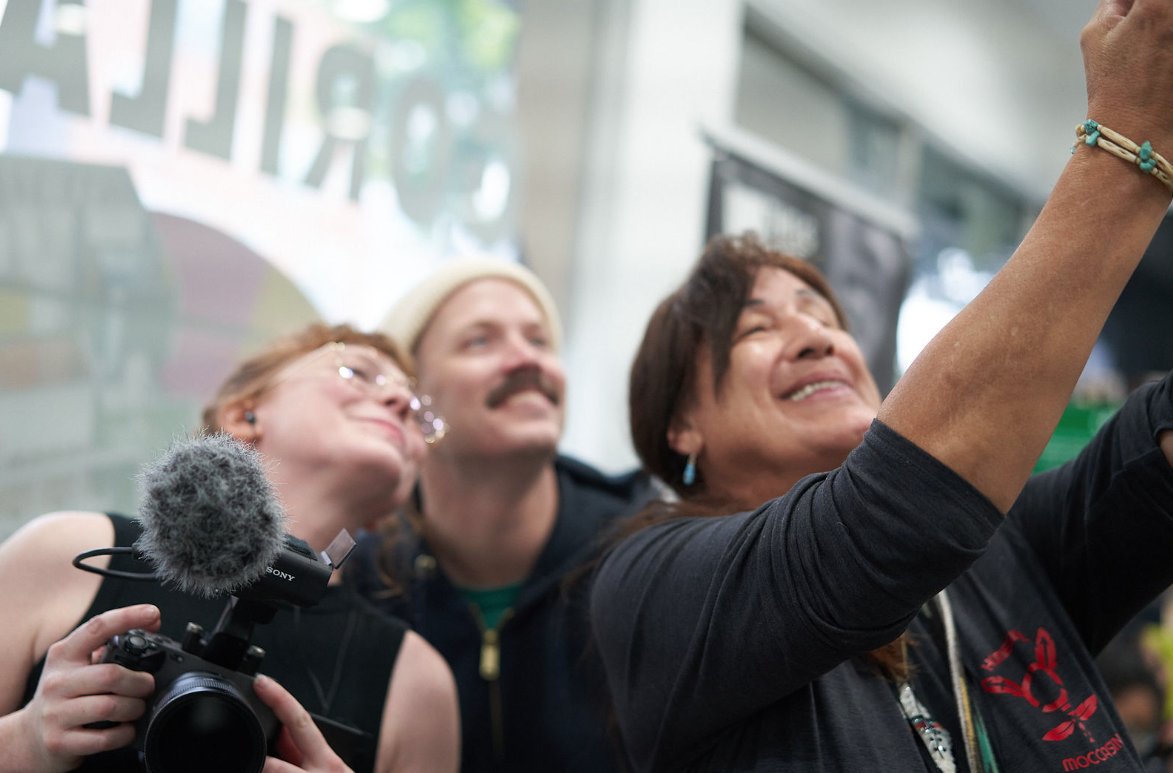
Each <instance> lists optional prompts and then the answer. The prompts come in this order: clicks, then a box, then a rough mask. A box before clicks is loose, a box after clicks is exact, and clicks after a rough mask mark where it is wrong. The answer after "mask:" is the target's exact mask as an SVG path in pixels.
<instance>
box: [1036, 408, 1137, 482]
mask: <svg viewBox="0 0 1173 773" xmlns="http://www.w3.org/2000/svg"><path fill="white" fill-rule="evenodd" d="M1119 408H1120V404H1119V403H1094V404H1092V403H1084V404H1076V403H1071V404H1070V405H1068V406H1067V408H1066V409H1065V410H1064V411H1063V416H1062V417H1060V419H1059V426H1057V427H1055V433H1054V434H1053V435H1051V440H1050V441H1049V442H1048V443H1047V447H1046V448H1044V449H1043V455H1042V456H1040V457H1039V461H1038V463H1037V464H1036V465H1035V470H1034V471H1035V472H1042V471H1043V470H1049V469H1051V468H1052V467H1058V466H1059V465H1061V464H1063V463H1064V462H1066V461H1067V460H1069V459H1074V458H1075V457H1076V455H1078V454H1079V452H1080V451H1082V450H1083V447H1084V446H1086V445H1087V444H1088V441H1090V440H1091V439H1092V436H1094V435H1095V434H1096V432H1098V431H1099V429H1100V427H1102V426H1104V423H1105V422H1107V421H1108V419H1110V418H1112V416H1113V415H1114V414H1115V413H1116V411H1117V410H1118V409H1119Z"/></svg>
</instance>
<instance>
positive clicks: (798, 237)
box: [705, 147, 911, 394]
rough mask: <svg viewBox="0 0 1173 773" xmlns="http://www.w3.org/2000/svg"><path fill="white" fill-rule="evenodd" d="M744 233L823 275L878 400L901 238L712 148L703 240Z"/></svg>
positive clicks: (898, 293)
mask: <svg viewBox="0 0 1173 773" xmlns="http://www.w3.org/2000/svg"><path fill="white" fill-rule="evenodd" d="M746 231H754V232H756V233H757V234H758V236H760V237H761V238H762V239H763V241H765V242H766V243H767V244H768V245H770V246H771V247H774V248H776V249H780V250H783V251H785V252H788V253H790V254H791V255H793V256H795V257H798V258H802V259H803V260H806V261H808V262H809V263H811V264H813V265H815V266H817V267H818V269H819V270H820V271H822V272H823V274H824V275H826V277H827V279H828V281H830V283H831V286H832V288H834V290H835V292H836V294H837V295H838V296H839V301H840V302H841V303H842V305H843V308H844V311H845V312H846V313H847V318H848V321H849V322H850V323H851V330H852V333H853V334H854V335H855V337H856V339H857V340H858V341H859V345H860V348H861V349H862V350H863V353H864V356H865V357H866V358H867V361H868V365H869V367H870V368H871V370H872V373H873V374H874V375H875V377H876V383H877V384H879V386H880V390H881V391H882V392H883V393H885V394H886V393H887V392H888V390H889V389H891V387H892V384H893V382H894V379H895V360H896V321H897V317H898V316H899V313H900V304H901V302H902V300H903V298H904V292H905V290H906V288H907V284H908V278H909V272H910V267H911V253H910V249H909V245H908V244H907V241H906V239H905V238H904V237H902V236H901V235H900V234H899V233H898V232H897V230H896V229H895V228H891V227H885V226H884V225H882V224H880V223H879V222H877V219H875V218H870V219H869V218H866V217H864V216H862V215H861V214H857V213H855V212H852V211H849V209H848V208H846V207H843V206H840V205H837V204H835V203H832V202H831V201H829V200H828V199H827V198H825V197H822V196H820V195H817V194H815V193H813V192H811V191H809V190H806V189H804V188H802V187H799V186H798V185H795V184H793V183H791V182H789V181H787V180H785V179H783V178H782V177H780V176H778V175H777V174H775V173H774V172H772V171H769V170H767V169H765V168H763V167H762V166H760V165H758V164H755V163H754V162H752V161H750V160H748V159H746V158H743V157H741V156H739V155H737V154H735V153H732V152H729V151H727V150H725V149H722V148H719V147H714V157H713V164H712V177H711V180H710V187H709V207H708V218H707V222H706V227H705V237H706V239H707V238H710V237H712V236H715V235H717V234H738V233H743V232H746Z"/></svg>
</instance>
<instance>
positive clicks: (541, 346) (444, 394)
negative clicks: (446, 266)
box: [415, 278, 565, 457]
mask: <svg viewBox="0 0 1173 773" xmlns="http://www.w3.org/2000/svg"><path fill="white" fill-rule="evenodd" d="M415 356H416V364H417V367H418V369H419V382H420V383H419V387H420V390H421V391H422V392H425V393H427V394H428V395H430V396H431V398H432V404H433V406H434V407H435V408H436V410H437V411H438V412H439V413H440V414H441V415H442V416H444V417H445V419H446V420H447V422H448V425H449V430H448V434H447V435H446V436H445V437H444V440H443V441H441V442H439V443H437V444H436V445H435V447H434V448H433V449H432V452H433V454H434V455H435V456H437V457H444V456H448V455H458V456H480V457H492V456H498V455H501V454H514V453H524V454H540V455H551V456H552V455H553V454H554V453H555V451H556V449H557V446H558V440H559V439H560V438H561V435H562V421H563V398H564V391H565V375H564V373H563V370H562V364H561V363H560V362H559V361H558V358H557V356H556V355H555V354H554V351H553V349H552V348H551V341H550V330H549V326H548V324H547V322H546V319H545V317H544V316H543V315H542V312H541V310H540V309H539V307H538V305H537V304H536V303H535V302H534V300H533V298H532V297H531V296H530V295H529V293H527V292H526V291H525V290H524V289H522V287H521V286H520V285H518V284H516V283H515V282H512V281H509V280H507V279H499V278H486V279H478V280H476V281H473V282H469V283H468V284H466V285H464V286H463V287H461V288H460V289H459V290H457V291H456V292H454V293H452V295H450V296H449V297H448V298H447V299H446V300H445V301H444V303H442V304H441V305H440V306H439V308H438V309H437V310H436V313H435V314H434V315H433V316H432V319H431V320H430V321H429V323H428V326H427V328H426V329H425V330H424V333H423V335H422V336H421V337H420V339H419V343H418V345H417V346H416V349H415Z"/></svg>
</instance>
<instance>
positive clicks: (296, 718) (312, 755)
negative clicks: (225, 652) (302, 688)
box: [253, 676, 351, 773]
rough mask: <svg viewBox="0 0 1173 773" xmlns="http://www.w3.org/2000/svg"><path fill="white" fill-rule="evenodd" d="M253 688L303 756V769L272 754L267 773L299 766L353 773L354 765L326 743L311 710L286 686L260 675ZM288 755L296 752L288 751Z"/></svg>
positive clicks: (325, 772) (281, 772)
mask: <svg viewBox="0 0 1173 773" xmlns="http://www.w3.org/2000/svg"><path fill="white" fill-rule="evenodd" d="M253 689H254V690H255V691H256V694H257V697H258V698H260V699H261V701H262V702H263V703H264V704H265V705H266V706H268V707H269V708H271V709H272V710H273V714H274V716H276V717H277V719H278V720H279V721H280V722H281V724H282V725H283V726H284V730H285V732H286V733H288V739H287V740H288V741H290V742H292V744H293V746H294V747H295V749H296V752H297V753H298V755H300V757H301V759H300V761H299V764H300V765H301V767H300V768H297V767H295V766H293V765H290V764H289V763H287V762H283V761H281V760H275V759H273V758H271V757H270V758H269V759H268V760H266V762H265V773H286V772H287V771H294V770H299V769H300V770H306V771H313V772H314V773H351V771H350V768H348V767H346V765H345V763H343V762H342V760H341V759H340V758H339V757H338V755H337V754H335V753H334V750H333V749H331V748H330V745H329V744H327V743H326V739H325V738H323V737H322V733H321V731H320V730H318V726H317V725H315V724H314V720H313V718H312V717H311V716H310V714H309V712H308V711H306V710H305V708H304V707H303V706H302V705H301V704H300V703H298V701H297V699H296V698H294V697H293V696H292V695H290V694H289V692H288V691H287V690H286V689H285V688H284V687H282V686H281V685H279V684H277V682H275V681H273V680H272V679H270V678H269V677H267V676H258V677H257V679H256V681H255V682H254V683H253ZM285 756H287V757H293V756H294V755H293V754H291V753H288V752H287V753H286V755H285Z"/></svg>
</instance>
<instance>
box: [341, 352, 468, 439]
mask: <svg viewBox="0 0 1173 773" xmlns="http://www.w3.org/2000/svg"><path fill="white" fill-rule="evenodd" d="M322 348H323V349H329V350H330V351H331V352H333V354H334V365H335V367H336V368H337V372H338V375H339V376H341V377H342V378H343V379H344V380H346V381H347V382H348V383H350V384H352V385H354V386H357V387H359V388H361V389H364V390H366V391H367V392H369V393H370V394H372V395H377V394H378V393H379V391H380V390H382V389H386V388H387V387H388V386H392V387H398V388H400V389H403V390H404V391H406V392H408V393H409V394H410V395H411V400H410V402H409V403H408V405H409V406H410V407H411V411H412V415H413V416H414V417H415V421H416V424H417V425H418V426H419V428H420V432H421V433H422V434H423V436H424V442H425V443H428V444H431V443H435V442H437V441H439V440H440V439H441V438H443V437H444V435H445V433H447V432H448V423H447V422H446V421H444V418H443V417H442V416H440V415H439V414H438V413H436V411H435V410H434V409H433V408H432V398H431V397H429V396H428V395H421V394H419V393H417V392H416V391H415V379H411V378H408V377H407V375H406V374H404V373H403V371H401V370H399V369H398V368H395V369H394V370H393V371H387V370H386V369H385V368H383V367H382V366H381V365H380V364H379V361H378V360H377V359H376V358H375V357H374V356H373V355H371V354H369V353H368V352H366V351H363V349H362V348H356V347H350V348H349V349H347V347H346V344H345V343H344V342H342V341H331V342H330V343H328V344H326V345H325V346H323V347H322Z"/></svg>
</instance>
